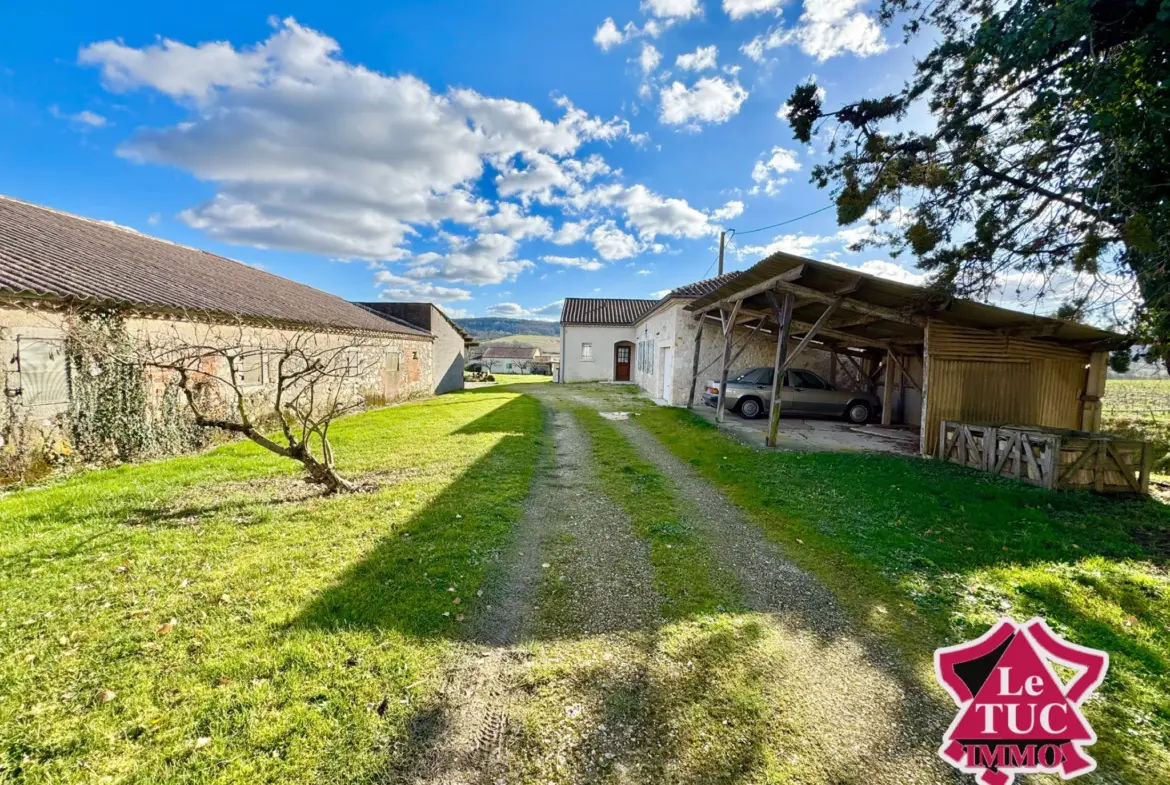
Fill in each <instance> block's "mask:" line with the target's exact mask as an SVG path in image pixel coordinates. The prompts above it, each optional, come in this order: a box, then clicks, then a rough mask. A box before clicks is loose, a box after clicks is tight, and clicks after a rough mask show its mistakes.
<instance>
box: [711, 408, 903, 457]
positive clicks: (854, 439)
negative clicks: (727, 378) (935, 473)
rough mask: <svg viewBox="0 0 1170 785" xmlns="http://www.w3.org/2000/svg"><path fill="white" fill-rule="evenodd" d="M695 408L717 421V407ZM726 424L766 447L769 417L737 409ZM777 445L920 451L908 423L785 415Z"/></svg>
mask: <svg viewBox="0 0 1170 785" xmlns="http://www.w3.org/2000/svg"><path fill="white" fill-rule="evenodd" d="M691 411H693V412H694V413H695V414H697V415H699V416H700V417H702V418H703V419H705V420H709V421H710V422H715V408H714V407H713V406H706V405H704V404H698V405H696V406H694V407H693V408H692V409H691ZM723 428H724V430H726V431H727V432H728V433H730V434H732V435H733V436H735V437H736V438H738V439H739V440H740V441H743V442H746V443H747V444H749V445H751V446H752V447H760V448H763V447H765V446H766V445H765V443H764V441H765V438H766V436H767V434H768V419H767V418H766V417H765V418H761V419H758V420H745V419H744V418H742V417H740V416H739V415H738V414H736V413H735V412H725V413H724V416H723ZM777 446H778V447H780V448H781V449H786V450H818V451H820V450H824V451H829V452H877V453H888V454H892V455H917V454H918V450H919V444H918V431H917V430H913V429H911V428H909V427H905V426H893V427H882V426H881V425H874V424H867V425H854V424H853V423H850V422H846V421H845V420H834V419H829V418H822V419H813V418H805V417H781V418H780V430H779V433H778V435H777Z"/></svg>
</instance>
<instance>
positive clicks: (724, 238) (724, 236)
mask: <svg viewBox="0 0 1170 785" xmlns="http://www.w3.org/2000/svg"><path fill="white" fill-rule="evenodd" d="M726 242H727V232H720V233H719V274H720V275H723V244H724V243H726Z"/></svg>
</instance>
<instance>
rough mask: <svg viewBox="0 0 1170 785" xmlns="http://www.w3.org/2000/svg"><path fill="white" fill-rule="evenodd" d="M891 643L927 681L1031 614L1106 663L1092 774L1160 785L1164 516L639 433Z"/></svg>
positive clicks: (702, 424) (879, 466)
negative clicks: (968, 644) (943, 658)
mask: <svg viewBox="0 0 1170 785" xmlns="http://www.w3.org/2000/svg"><path fill="white" fill-rule="evenodd" d="M640 422H641V424H642V425H643V426H645V427H647V428H649V429H650V430H651V431H652V432H653V433H654V434H655V435H656V436H657V437H658V438H659V439H661V440H662V442H663V443H664V444H665V445H666V446H667V447H668V448H669V449H670V450H671V451H672V452H674V453H675V454H676V455H678V456H679V457H680V458H682V459H684V460H687V461H689V462H690V463H691V464H692V465H694V466H695V467H696V469H697V470H698V471H699V472H700V473H701V474H702V475H703V476H704V477H706V478H707V479H708V480H710V481H711V482H713V483H714V484H716V485H717V486H718V487H720V488H721V489H722V490H723V491H724V492H725V493H726V494H727V495H728V496H729V497H730V498H732V499H733V500H734V501H735V502H736V503H737V504H739V505H740V506H741V507H742V508H743V509H744V510H745V511H746V512H748V514H749V515H750V516H751V517H752V518H753V519H754V520H755V521H756V522H757V523H758V524H759V525H760V526H761V527H762V528H763V529H764V531H765V532H766V533H767V534H768V536H769V537H770V538H771V539H773V540H774V541H776V542H778V543H779V544H781V545H782V546H783V547H784V549H785V551H786V553H787V554H788V556H789V557H790V558H792V559H793V561H795V562H796V563H798V564H800V565H801V566H802V567H805V568H806V569H809V570H810V571H812V572H814V573H815V574H816V575H817V576H818V577H819V578H820V579H821V580H822V581H823V582H824V583H825V584H826V585H827V586H828V587H829V588H830V589H832V590H833V591H834V593H835V594H836V595H837V596H838V597H839V598H840V599H841V600H842V601H843V602H844V603H845V605H846V606H847V607H849V608H850V609H851V611H852V612H853V614H854V615H855V616H856V617H857V618H858V619H859V620H861V621H862V622H863V623H865V624H867V625H868V626H870V627H872V628H874V629H877V630H879V631H881V632H882V633H884V634H886V635H888V636H889V637H891V638H893V639H894V640H895V641H896V642H897V643H899V644H900V646H901V648H902V649H903V650H904V651H905V652H906V653H907V654H908V655H909V656H910V657H911V659H912V661H913V662H914V663H915V664H916V666H917V670H918V672H919V674H920V676H921V677H922V678H923V680H924V681H929V682H933V676H932V674H931V671H930V656H931V653H932V651H933V649H934V648H935V647H936V646H939V645H943V644H946V643H951V642H956V641H960V640H967V639H970V638H973V637H975V636H977V635H979V634H981V633H982V632H983V631H985V630H986V629H988V627H989V626H990V625H991V624H992V623H993V622H994V621H995V620H996V619H998V618H999V617H1000V616H1003V615H1010V616H1012V617H1013V618H1016V619H1021V620H1024V619H1027V618H1030V617H1031V616H1035V615H1039V616H1043V617H1045V618H1046V619H1048V621H1049V623H1050V624H1052V626H1053V627H1054V628H1055V629H1057V630H1058V631H1059V632H1061V633H1062V634H1064V635H1066V636H1068V637H1069V638H1070V639H1071V640H1073V641H1075V642H1077V643H1080V644H1082V645H1087V646H1093V647H1097V648H1101V649H1105V650H1107V651H1108V652H1109V653H1110V657H1111V666H1110V673H1109V676H1108V678H1107V680H1106V682H1105V684H1104V686H1103V688H1102V690H1101V693H1100V696H1099V697H1098V698H1096V699H1094V700H1093V701H1091V703H1090V704H1089V705H1088V706H1087V712H1088V714H1089V716H1090V719H1091V721H1092V722H1093V725H1094V729H1095V730H1096V731H1097V733H1098V736H1099V737H1100V741H1099V743H1098V744H1097V745H1096V746H1095V747H1094V754H1095V755H1096V756H1098V757H1099V759H1101V760H1102V761H1103V765H1102V768H1106V766H1108V769H1112V770H1113V771H1123V772H1125V774H1126V775H1127V776H1128V778H1129V779H1130V780H1131V781H1133V782H1154V781H1162V780H1165V779H1167V777H1168V776H1170V749H1168V748H1170V744H1168V740H1170V680H1168V675H1167V673H1168V666H1170V577H1168V574H1167V556H1168V551H1167V543H1168V542H1170V511H1168V510H1167V509H1166V508H1165V507H1163V506H1162V505H1159V504H1157V503H1154V502H1148V501H1136V500H1129V501H1127V500H1118V499H1104V498H1099V497H1095V496H1092V495H1088V494H1075V493H1051V492H1046V491H1043V490H1040V489H1036V488H1031V487H1029V486H1026V485H1023V484H1019V483H1015V482H1012V481H1010V480H1004V479H1000V478H995V477H991V476H988V475H985V474H981V473H977V472H973V471H968V470H964V469H962V468H959V467H956V466H952V465H949V464H941V463H936V462H927V461H921V460H917V459H905V458H898V457H890V456H879V455H856V454H835V453H801V452H760V451H756V450H753V449H751V448H749V447H746V446H745V445H743V444H741V443H739V442H736V441H735V440H733V439H731V438H729V437H727V436H726V435H724V434H722V433H720V432H718V431H717V430H716V428H715V427H714V426H712V425H711V424H710V423H708V422H706V421H705V420H702V419H700V418H698V417H696V416H694V415H692V414H690V413H689V412H685V411H679V410H674V409H652V410H647V411H645V412H644V413H643V415H642V417H641V418H640Z"/></svg>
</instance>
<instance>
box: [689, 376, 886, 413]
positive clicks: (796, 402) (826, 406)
mask: <svg viewBox="0 0 1170 785" xmlns="http://www.w3.org/2000/svg"><path fill="white" fill-rule="evenodd" d="M718 401H719V382H718V381H714V380H709V381H708V382H707V383H706V384H705V385H704V386H703V403H705V404H707V405H708V406H715V405H716V404H717V402H718ZM771 402H772V369H771V368H752V369H751V370H750V371H747V372H746V373H742V374H740V375H739V376H737V377H735V378H734V379H728V380H727V398H726V400H725V401H724V404H723V405H724V406H725V407H726V408H728V409H730V410H731V411H733V412H737V413H739V415H740V416H741V417H743V418H744V419H746V420H751V419H754V418H756V417H760V416H761V415H764V414H766V413H767V412H768V409H769V406H770V405H771ZM881 408H882V402H881V400H879V399H878V397H877V396H876V395H874V394H873V393H868V392H856V391H853V390H838V389H837V388H835V387H834V386H833V385H831V384H829V383H828V382H827V381H825V380H824V379H822V378H821V377H819V376H817V375H816V374H815V373H813V372H812V371H809V370H806V369H804V368H789V369H788V370H787V371H785V372H784V385H783V387H781V392H780V412H781V414H797V415H801V416H806V417H807V416H810V415H813V416H816V415H820V416H828V417H844V418H845V419H847V420H849V421H850V422H854V423H864V422H867V421H868V420H869V418H870V417H873V416H874V415H876V414H879V413H880V412H881Z"/></svg>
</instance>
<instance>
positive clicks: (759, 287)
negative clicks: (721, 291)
mask: <svg viewBox="0 0 1170 785" xmlns="http://www.w3.org/2000/svg"><path fill="white" fill-rule="evenodd" d="M802 275H804V265H803V264H802V265H798V266H796V267H793V268H792V269H791V270H789V271H788V272H785V273H780V274H779V275H774V276H772V277H771V278H769V279H768V280H766V281H761V282H760V283H758V284H755V285H753V286H749V287H748V288H746V289H741V290H740V291H738V292H736V293H735V294H733V295H730V296H729V297H725V298H724V299H722V300H720V301H719V302H717V303H711V304H710V305H705V306H703V307H702V308H696V309H695V313H696V314H701V313H707V312H708V311H714V310H715V309H716V308H725V307H727V304H728V303H729V302H731V301H732V297H734V298H735V299H737V300H746V299H747V298H748V297H755V296H756V295H757V294H760V293H761V292H766V291H768V290H769V289H772V288H775V286H776V285H777V284H781V283H785V282H791V281H795V280H797V279H799V278H800V277H801V276H802Z"/></svg>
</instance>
